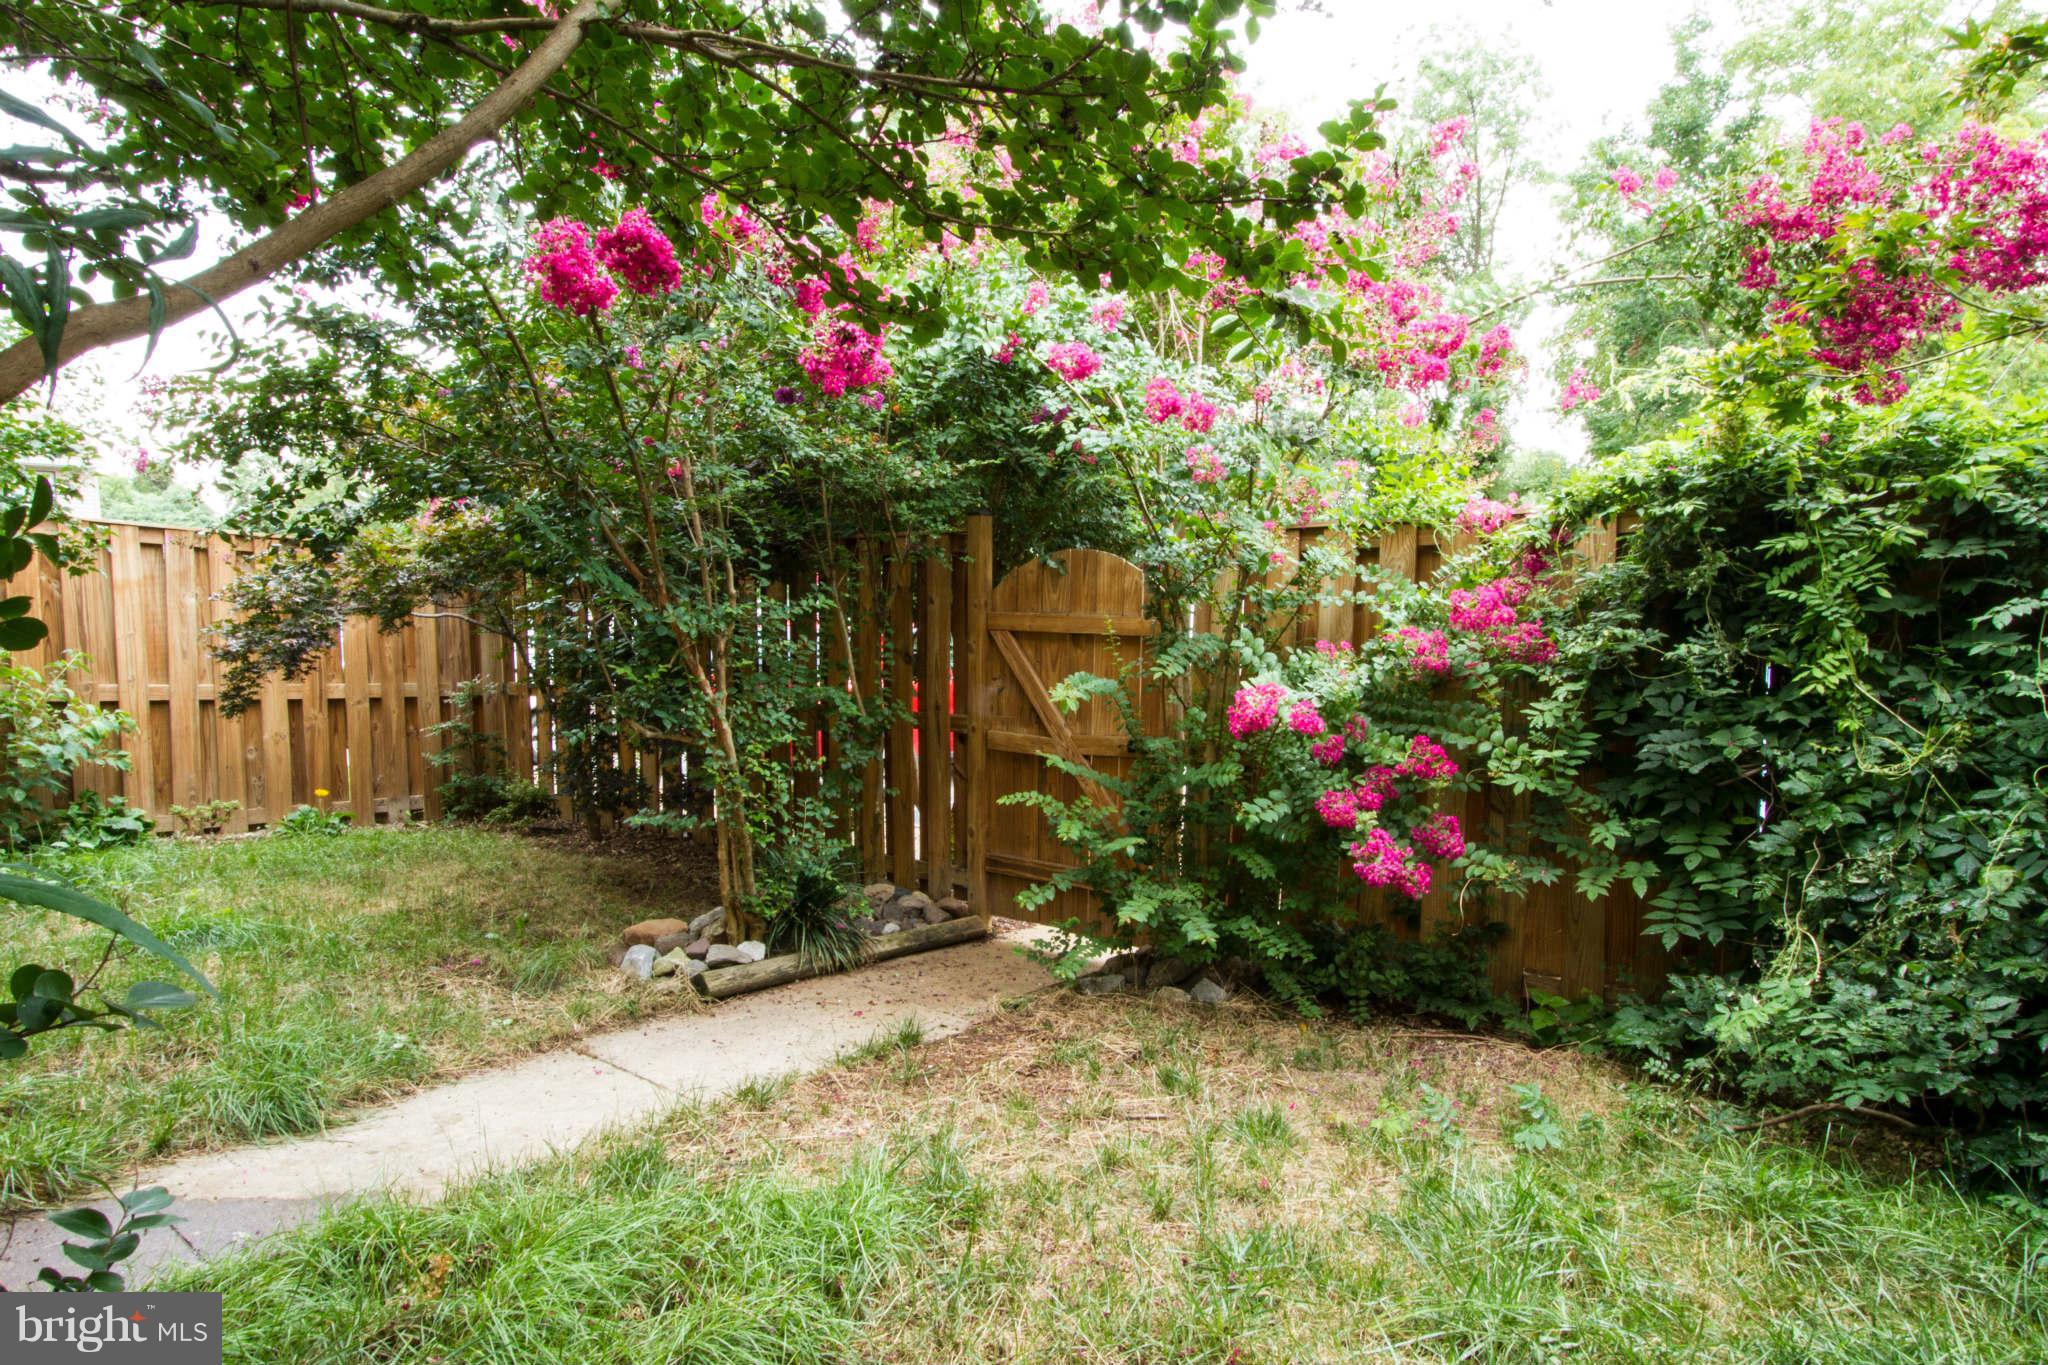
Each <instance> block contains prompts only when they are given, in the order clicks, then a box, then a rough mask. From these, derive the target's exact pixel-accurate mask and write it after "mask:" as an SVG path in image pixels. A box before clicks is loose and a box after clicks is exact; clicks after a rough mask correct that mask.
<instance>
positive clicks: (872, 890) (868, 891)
mask: <svg viewBox="0 0 2048 1365" xmlns="http://www.w3.org/2000/svg"><path fill="white" fill-rule="evenodd" d="M860 893H861V895H863V896H866V897H867V898H868V904H869V905H887V904H888V903H889V900H890V898H891V897H892V896H894V895H895V894H896V883H894V882H869V883H868V884H867V885H866V886H863V887H862V888H861V889H860Z"/></svg>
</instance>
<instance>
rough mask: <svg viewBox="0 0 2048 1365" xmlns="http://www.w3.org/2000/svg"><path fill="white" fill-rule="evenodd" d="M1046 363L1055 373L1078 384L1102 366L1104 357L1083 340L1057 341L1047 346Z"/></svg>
mask: <svg viewBox="0 0 2048 1365" xmlns="http://www.w3.org/2000/svg"><path fill="white" fill-rule="evenodd" d="M1045 364H1046V367H1047V368H1048V369H1050V370H1051V371H1052V372H1053V373H1054V374H1056V375H1058V376H1060V378H1062V379H1065V380H1067V381H1068V382H1069V383H1074V384H1078V383H1080V382H1081V381H1082V380H1084V379H1086V378H1088V376H1090V375H1092V374H1094V373H1095V372H1096V371H1097V370H1099V369H1101V368H1102V357H1101V356H1099V355H1097V354H1096V353H1095V352H1094V351H1092V350H1090V349H1089V347H1088V344H1087V343H1086V342H1082V341H1056V342H1054V343H1053V344H1052V345H1051V346H1049V347H1047V348H1046V352H1045Z"/></svg>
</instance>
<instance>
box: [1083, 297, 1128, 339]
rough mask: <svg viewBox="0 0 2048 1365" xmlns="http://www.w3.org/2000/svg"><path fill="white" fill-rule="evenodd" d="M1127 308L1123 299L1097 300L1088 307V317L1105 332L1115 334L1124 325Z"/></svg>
mask: <svg viewBox="0 0 2048 1365" xmlns="http://www.w3.org/2000/svg"><path fill="white" fill-rule="evenodd" d="M1127 307H1128V305H1126V304H1125V303H1124V301H1123V300H1122V299H1097V300H1096V301H1095V302H1094V303H1092V304H1090V305H1088V316H1089V317H1090V318H1091V319H1092V320H1093V321H1094V323H1095V325H1096V326H1097V327H1100V328H1101V329H1102V330H1103V331H1105V332H1114V331H1115V330H1116V329H1117V328H1119V327H1121V326H1123V325H1124V313H1125V311H1126V309H1127Z"/></svg>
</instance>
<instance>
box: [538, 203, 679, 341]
mask: <svg viewBox="0 0 2048 1365" xmlns="http://www.w3.org/2000/svg"><path fill="white" fill-rule="evenodd" d="M522 268H523V269H524V271H525V273H526V277H527V278H528V279H529V280H532V281H533V282H534V284H535V286H536V287H537V288H538V289H539V291H540V296H541V299H542V301H543V302H545V303H548V304H551V305H552V306H554V307H556V308H559V309H561V310H562V311H563V312H565V313H572V314H574V315H575V316H577V317H579V318H580V317H586V316H588V315H589V314H591V313H601V312H603V311H605V310H606V309H608V308H610V307H611V306H612V300H613V299H616V298H617V297H618V296H619V283H623V284H624V285H625V286H626V288H628V289H630V290H632V291H633V292H634V293H636V294H666V293H669V292H671V291H673V290H674V289H675V288H676V286H677V285H679V284H681V283H682V279H683V272H682V267H681V266H679V265H677V264H676V252H675V247H674V246H673V245H672V244H671V243H670V242H669V239H668V238H667V236H666V235H664V234H663V233H662V231H661V229H660V228H658V227H656V226H655V225H654V220H653V219H652V218H649V217H648V216H647V210H645V209H628V210H627V211H626V212H625V214H624V216H622V217H621V218H620V219H619V221H618V223H617V225H616V226H613V227H609V228H606V229H605V230H604V231H602V232H600V233H598V234H597V236H596V238H595V240H593V239H592V237H591V234H590V229H589V227H587V226H586V225H584V224H583V223H580V222H577V221H576V220H575V219H574V218H551V219H549V220H548V221H547V222H545V223H542V224H541V225H540V226H539V227H537V228H535V229H534V230H533V250H532V251H531V252H529V253H528V254H527V257H526V260H525V262H524V263H523V267H522ZM614 281H617V282H619V283H615V282H614Z"/></svg>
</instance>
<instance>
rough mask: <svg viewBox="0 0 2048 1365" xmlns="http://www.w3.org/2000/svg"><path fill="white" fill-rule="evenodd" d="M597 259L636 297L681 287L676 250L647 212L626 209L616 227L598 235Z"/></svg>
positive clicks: (680, 274) (666, 291)
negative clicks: (636, 295)
mask: <svg viewBox="0 0 2048 1365" xmlns="http://www.w3.org/2000/svg"><path fill="white" fill-rule="evenodd" d="M597 259H598V260H599V261H601V262H602V263H603V264H604V267H605V269H607V270H609V271H611V272H612V274H613V275H615V276H617V277H618V278H619V279H620V280H622V281H624V283H625V286H626V288H628V289H630V290H632V291H633V292H634V293H636V294H667V293H671V292H673V291H674V289H675V287H676V286H677V285H678V284H681V283H682V279H683V271H682V267H680V266H678V265H677V264H676V251H675V248H674V247H673V246H672V245H670V244H669V240H668V238H667V237H665V236H664V235H662V231H661V229H660V228H658V227H656V226H655V225H654V220H653V219H652V218H649V217H648V216H647V210H646V209H628V210H626V213H625V215H624V216H623V217H621V218H620V219H619V224H618V226H617V227H612V228H606V229H605V230H604V231H603V232H600V233H598V234H597Z"/></svg>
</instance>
